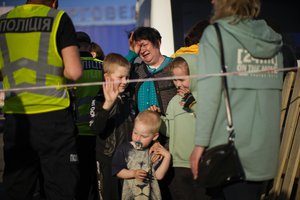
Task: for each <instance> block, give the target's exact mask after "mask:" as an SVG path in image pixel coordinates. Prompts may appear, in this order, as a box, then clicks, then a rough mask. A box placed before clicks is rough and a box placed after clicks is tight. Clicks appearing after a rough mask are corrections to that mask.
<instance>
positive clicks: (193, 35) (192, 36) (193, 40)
mask: <svg viewBox="0 0 300 200" xmlns="http://www.w3.org/2000/svg"><path fill="white" fill-rule="evenodd" d="M208 25H209V21H208V20H201V21H199V22H198V23H197V24H195V25H194V26H193V27H192V28H191V29H190V30H189V32H188V33H187V35H186V36H185V38H184V46H186V47H189V46H191V45H193V44H198V43H199V40H200V38H201V37H202V34H203V32H204V29H205V28H206V27H207V26H208Z"/></svg>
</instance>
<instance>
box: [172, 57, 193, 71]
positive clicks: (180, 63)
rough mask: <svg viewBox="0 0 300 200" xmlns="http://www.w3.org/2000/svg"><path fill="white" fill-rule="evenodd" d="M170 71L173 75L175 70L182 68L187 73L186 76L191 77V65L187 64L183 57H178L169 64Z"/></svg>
mask: <svg viewBox="0 0 300 200" xmlns="http://www.w3.org/2000/svg"><path fill="white" fill-rule="evenodd" d="M168 67H169V70H170V72H171V73H172V72H173V70H174V69H175V68H181V69H182V70H184V71H185V72H186V75H190V69H189V64H188V63H187V62H186V60H185V59H184V58H182V57H176V58H174V59H173V60H172V62H170V64H169V66H168Z"/></svg>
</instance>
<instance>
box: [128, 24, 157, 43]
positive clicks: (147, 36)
mask: <svg viewBox="0 0 300 200" xmlns="http://www.w3.org/2000/svg"><path fill="white" fill-rule="evenodd" d="M133 40H135V41H139V40H149V41H150V42H151V43H152V44H153V45H154V46H155V47H159V44H160V43H161V35H160V33H159V32H158V30H156V29H155V28H152V27H144V26H142V27H139V28H137V29H136V30H135V31H134V33H133Z"/></svg>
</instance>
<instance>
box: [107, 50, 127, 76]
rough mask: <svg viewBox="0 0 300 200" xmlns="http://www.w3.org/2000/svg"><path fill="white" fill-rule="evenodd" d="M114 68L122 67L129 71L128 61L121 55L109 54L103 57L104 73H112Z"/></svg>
mask: <svg viewBox="0 0 300 200" xmlns="http://www.w3.org/2000/svg"><path fill="white" fill-rule="evenodd" d="M116 66H122V67H126V68H128V69H130V64H129V62H128V60H127V59H126V58H124V57H123V56H122V55H121V54H117V53H110V54H108V55H107V56H105V58H104V61H103V69H104V73H113V72H114V71H115V70H116Z"/></svg>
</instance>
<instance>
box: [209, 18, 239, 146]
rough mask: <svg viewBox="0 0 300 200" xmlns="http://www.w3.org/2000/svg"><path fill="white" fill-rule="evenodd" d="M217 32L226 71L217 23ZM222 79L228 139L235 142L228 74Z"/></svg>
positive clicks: (224, 70) (224, 71)
mask: <svg viewBox="0 0 300 200" xmlns="http://www.w3.org/2000/svg"><path fill="white" fill-rule="evenodd" d="M213 25H214V27H215V29H216V32H217V37H218V41H219V48H220V52H221V55H220V56H221V67H222V73H226V67H225V59H224V47H223V42H222V36H221V32H220V28H219V25H218V24H217V23H214V24H213ZM222 81H223V89H224V98H225V106H226V113H227V131H228V133H229V137H228V141H229V142H234V137H235V133H234V127H233V122H232V113H231V107H230V99H229V95H228V85H227V78H226V75H225V74H224V76H222Z"/></svg>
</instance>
